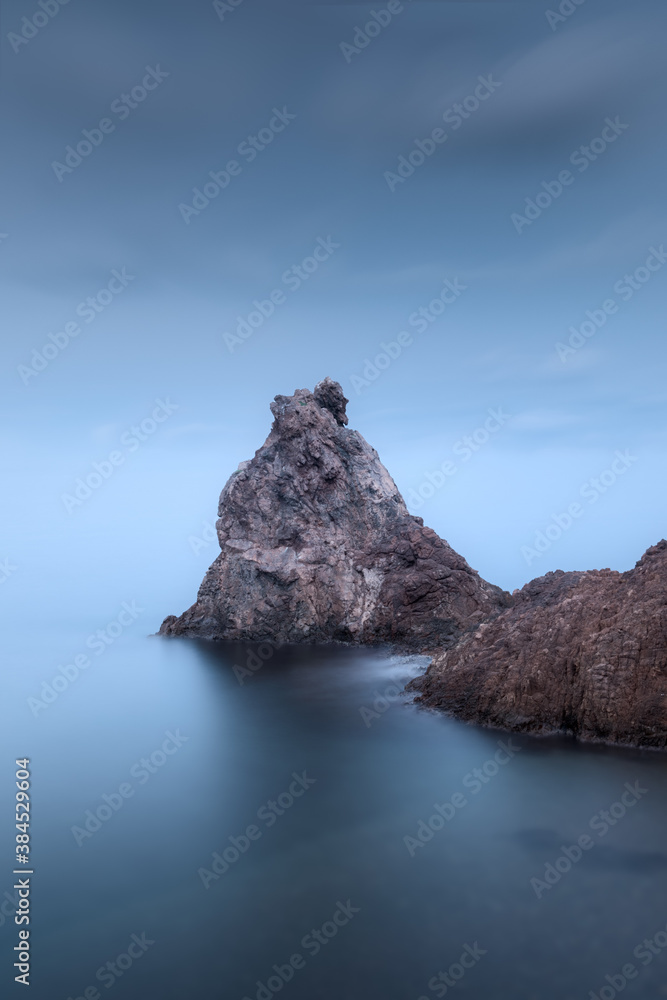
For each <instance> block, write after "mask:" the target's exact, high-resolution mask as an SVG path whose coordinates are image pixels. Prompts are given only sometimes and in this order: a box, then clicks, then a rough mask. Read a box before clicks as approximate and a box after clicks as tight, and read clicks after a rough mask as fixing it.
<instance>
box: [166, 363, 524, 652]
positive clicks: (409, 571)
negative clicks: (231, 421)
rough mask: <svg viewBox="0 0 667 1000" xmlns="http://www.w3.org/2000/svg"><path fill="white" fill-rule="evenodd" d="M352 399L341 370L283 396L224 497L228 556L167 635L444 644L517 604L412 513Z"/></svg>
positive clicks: (223, 537) (423, 647) (172, 620)
mask: <svg viewBox="0 0 667 1000" xmlns="http://www.w3.org/2000/svg"><path fill="white" fill-rule="evenodd" d="M347 402H348V401H347V400H346V399H345V397H344V395H343V391H342V389H341V387H340V385H338V383H337V382H333V381H332V380H331V379H325V380H324V381H323V382H320V383H319V385H317V386H316V387H315V389H314V391H313V392H309V391H308V390H307V389H298V390H297V391H296V392H295V393H294V395H293V396H276V398H275V401H274V402H273V403H272V404H271V411H272V413H273V416H274V422H273V427H272V428H271V433H270V434H269V436H268V438H267V439H266V441H265V442H264V445H263V446H262V447H261V448H260V449H259V451H257V452H256V453H255V457H254V458H252V459H251V460H250V461H249V462H242V463H241V465H240V466H239V468H238V470H237V471H236V472H235V473H233V474H232V476H231V478H230V479H229V481H228V482H227V484H226V486H225V487H224V489H223V491H222V494H221V496H220V503H219V507H218V521H217V524H216V527H217V532H218V539H219V542H220V549H221V552H220V555H219V556H218V557H217V559H216V560H215V562H214V563H213V565H212V566H211V567H210V569H209V570H208V572H207V574H206V577H205V578H204V581H203V583H202V585H201V587H200V590H199V594H198V596H197V600H196V602H195V604H193V606H192V607H191V608H190V609H189V610H188V611H186V612H185V613H184V614H182V615H181V616H180V617H179V618H176V617H174V616H173V615H171V616H169V617H168V618H166V619H165V621H164V622H163V624H162V627H161V629H160V632H161V633H162V634H163V635H199V636H205V637H207V638H213V639H230V640H249V641H264V640H269V641H271V642H274V643H286V642H332V641H334V642H354V643H386V642H391V643H394V644H396V645H397V646H399V647H402V648H404V649H413V650H420V651H434V650H436V649H441V648H445V647H447V646H450V645H452V644H453V643H454V642H455V641H456V639H457V638H458V637H459V636H460V635H461V634H462V633H463V632H464V631H465V630H466V629H468V628H470V627H473V626H475V625H477V624H478V623H479V622H481V621H483V620H484V619H486V618H488V617H489V615H492V614H495V613H497V612H498V611H500V610H501V609H502V608H504V607H507V605H508V603H509V595H508V594H506V593H505V592H504V591H501V590H500V589H499V588H497V587H494V586H492V585H491V584H488V583H486V582H485V581H484V580H482V579H481V578H480V576H479V575H478V574H477V573H476V572H475V571H474V570H473V569H471V568H470V566H469V565H468V564H467V562H466V561H465V559H463V558H462V557H461V556H460V555H458V554H457V553H456V552H455V551H454V550H453V549H452V548H451V547H450V546H449V545H448V544H447V542H445V541H443V540H442V539H441V538H439V537H438V536H437V535H436V534H435V532H434V531H432V530H431V529H430V528H427V527H425V526H424V523H423V521H422V519H421V518H419V517H413V516H412V515H411V514H409V513H408V510H407V508H406V506H405V503H404V501H403V498H402V497H401V495H400V493H399V491H398V489H397V488H396V484H395V483H394V481H393V479H392V478H391V476H390V475H389V473H388V472H387V470H386V469H385V467H384V466H383V465H382V463H381V462H380V459H379V457H378V454H377V452H376V451H375V450H374V449H373V448H371V447H370V445H368V444H367V443H366V441H365V440H364V439H363V437H362V436H361V435H360V434H359V433H358V432H357V431H354V430H349V429H348V428H347V427H346V424H347V415H346V404H347Z"/></svg>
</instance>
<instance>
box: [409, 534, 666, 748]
mask: <svg viewBox="0 0 667 1000" xmlns="http://www.w3.org/2000/svg"><path fill="white" fill-rule="evenodd" d="M666 584H667V542H666V541H664V540H663V541H661V542H660V543H659V544H658V545H655V546H653V548H650V549H648V551H647V552H646V553H645V555H644V556H643V557H642V558H641V559H640V561H639V562H638V563H637V565H636V566H635V568H634V569H632V570H629V571H628V572H627V573H617V572H613V571H612V570H609V569H604V570H591V571H589V572H585V573H563V572H561V571H559V572H556V573H547V575H546V576H542V577H539V578H538V579H537V580H532V581H531V582H530V583H528V584H526V586H525V587H524V588H523V589H522V590H520V591H519V592H518V593H517V594H515V595H514V597H513V601H512V607H511V608H508V609H507V610H505V611H503V612H502V613H501V614H500V615H498V616H497V617H496V618H495V619H494V620H492V621H489V622H485V623H482V624H481V625H480V626H479V627H478V628H477V629H475V630H474V631H473V632H472V633H469V634H468V635H466V636H464V637H463V638H462V639H461V641H460V642H459V643H458V645H457V646H456V647H455V648H454V649H451V650H447V651H444V652H442V653H440V654H439V655H438V656H437V657H436V658H435V659H434V661H433V663H432V664H431V666H430V667H429V670H428V672H427V674H426V675H425V676H424V677H422V678H419V679H418V680H417V681H416V682H413V685H412V687H413V688H416V689H418V690H420V691H421V697H420V698H419V699H418V700H419V701H421V702H422V703H423V704H425V705H429V706H431V707H434V708H443V709H446V710H447V711H448V712H452V713H453V714H455V715H457V716H459V717H460V718H463V719H468V720H470V721H475V722H482V723H485V724H487V725H493V726H498V727H501V728H504V729H514V730H518V731H525V732H539V733H549V732H556V731H566V732H571V733H575V734H576V735H577V736H579V737H580V738H582V739H587V740H597V741H607V742H617V743H628V744H633V745H641V746H653V747H665V746H667V586H666Z"/></svg>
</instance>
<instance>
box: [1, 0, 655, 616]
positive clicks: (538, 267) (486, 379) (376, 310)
mask: <svg viewBox="0 0 667 1000" xmlns="http://www.w3.org/2000/svg"><path fill="white" fill-rule="evenodd" d="M666 27H667V14H666V12H665V9H664V5H663V4H662V3H661V2H659V0H637V2H635V3H633V4H632V6H631V5H629V4H627V3H621V2H618V0H604V2H599V0H584V2H583V3H579V4H577V3H575V2H574V0H572V2H571V0H562V2H561V3H560V4H557V3H553V5H552V6H551V8H549V7H548V6H547V5H546V4H545V3H544V2H542V0H539V2H535V0H526V2H517V3H501V2H495V3H477V2H474V3H449V2H436V0H433V2H420V0H405V2H404V3H401V2H398V0H392V2H391V3H389V4H387V3H383V2H378V3H376V4H373V5H371V4H353V3H338V4H329V3H296V2H293V3H283V2H279V0H276V2H271V3H266V2H264V3H262V2H260V0H240V2H236V3H235V4H231V3H223V2H219V0H218V2H217V3H215V4H214V3H207V2H202V3H186V2H184V0H182V2H179V3H176V2H170V0H165V2H162V3H160V4H149V3H146V2H143V3H142V2H132V3H130V2H127V0H116V2H114V3H113V4H111V3H104V2H102V0H86V2H85V3H83V2H82V0H69V2H68V3H67V4H65V5H63V6H62V7H61V6H58V4H57V0H44V7H40V6H39V4H38V3H37V0H35V2H34V3H33V2H32V0H21V2H19V0H8V2H6V3H5V4H4V9H3V16H2V25H1V30H2V46H3V55H2V82H3V87H2V117H3V133H4V136H5V139H6V146H5V157H4V167H3V172H4V177H3V180H4V183H3V185H2V189H3V192H4V193H3V196H2V205H1V208H0V282H1V284H2V293H3V300H4V303H5V305H4V322H3V334H2V354H3V360H4V364H3V365H2V375H1V378H2V385H1V393H0V406H1V408H2V418H3V419H2V428H3V430H2V437H3V451H4V456H5V467H6V469H7V470H8V475H9V481H10V483H11V486H10V487H9V488H7V489H6V490H5V491H4V495H3V497H2V509H3V513H2V531H1V534H0V546H1V548H0V560H2V559H5V563H4V564H3V565H4V566H5V568H4V569H3V570H2V571H1V572H0V577H2V582H1V583H0V594H1V593H3V592H4V594H7V592H8V591H9V592H10V593H13V595H14V596H15V597H16V599H17V601H18V603H19V604H21V603H22V607H23V609H24V612H23V613H24V614H25V615H26V616H28V617H29V616H30V615H34V611H35V607H36V606H39V607H41V608H42V609H46V608H47V607H48V608H49V609H50V613H52V614H53V615H54V616H55V617H57V616H62V615H65V614H68V613H70V612H71V613H73V610H72V609H74V608H75V607H76V603H77V601H78V600H79V599H81V597H82V595H83V594H84V593H85V594H87V595H89V594H90V593H91V591H92V592H93V593H94V594H97V595H98V596H99V601H100V604H101V606H102V605H103V606H105V607H107V606H108V608H109V609H110V611H111V610H112V609H113V607H114V606H115V603H116V602H120V601H121V600H123V599H126V598H128V597H130V596H132V594H133V591H132V588H133V587H134V586H135V584H136V588H137V591H141V593H142V594H143V595H146V596H147V597H148V596H150V600H151V601H152V602H153V603H152V604H151V607H154V613H155V616H156V621H155V623H154V624H155V627H156V628H157V626H158V625H159V621H160V620H161V617H162V616H163V615H166V614H168V613H179V612H180V611H182V610H183V609H184V608H185V607H186V606H187V605H189V604H190V603H192V601H193V600H194V596H195V593H196V588H197V586H198V584H199V581H200V579H201V577H202V575H203V572H204V570H205V568H206V566H207V565H208V564H209V563H210V562H211V561H212V560H213V558H214V557H215V554H216V552H217V546H216V544H215V543H214V542H211V541H210V525H211V524H212V523H213V522H214V520H215V515H216V507H217V498H218V495H219V492H220V490H221V488H222V486H223V485H224V483H225V481H226V479H227V478H228V476H229V475H230V474H231V472H232V471H233V470H234V469H235V468H236V467H237V465H238V463H239V462H240V461H242V460H245V459H248V458H250V457H251V456H252V454H253V453H254V451H255V450H256V449H257V448H259V447H260V446H261V444H262V442H263V440H264V438H265V437H266V435H267V433H268V431H269V428H270V423H271V416H270V412H269V403H270V401H271V399H272V398H273V396H274V395H276V394H278V393H280V394H288V393H292V392H293V391H294V390H295V389H296V388H311V389H312V387H313V386H314V385H315V383H316V382H318V381H319V380H320V379H322V378H324V377H325V376H326V375H329V376H331V377H332V378H334V379H337V380H338V381H339V382H340V383H341V384H342V386H343V388H344V390H345V392H346V395H347V396H348V397H349V399H350V403H349V406H348V414H349V418H350V426H351V427H354V428H356V429H357V430H359V431H360V432H361V433H362V434H363V435H364V437H366V439H367V440H368V441H369V442H370V443H371V444H372V445H373V446H374V447H375V448H376V449H377V450H378V452H379V454H380V457H381V459H382V460H383V462H384V464H385V465H386V466H387V468H388V469H389V471H390V473H391V474H392V476H393V477H394V479H395V481H396V483H397V485H398V486H399V488H400V489H401V491H402V492H403V494H404V496H405V497H406V500H408V503H409V506H410V509H411V510H412V512H413V513H415V514H418V515H419V516H421V517H423V518H424V521H425V522H426V523H427V524H429V525H431V526H432V527H433V528H434V529H435V530H436V531H437V532H438V533H439V534H440V535H442V536H443V537H444V538H446V539H447V540H448V541H449V542H450V544H451V545H453V546H454V548H456V549H457V550H458V551H460V552H461V553H462V554H463V555H464V556H465V557H466V558H467V559H468V561H469V562H470V564H471V565H472V566H473V567H474V568H475V569H477V570H478V571H479V572H480V573H481V574H482V575H483V576H484V577H485V578H487V579H489V580H491V581H492V582H494V583H497V584H499V585H500V586H502V587H505V588H507V589H509V590H512V589H514V588H516V587H521V586H522V585H523V584H524V583H525V582H527V581H528V580H529V579H531V578H533V577H535V576H540V575H542V574H543V573H545V572H548V571H550V570H555V569H565V570H569V569H587V568H591V569H592V568H603V567H607V566H608V567H612V568H614V569H620V570H625V569H629V568H631V567H632V566H633V565H634V563H635V561H636V560H637V559H639V558H640V556H641V555H642V553H643V552H644V550H645V549H646V548H647V547H648V546H649V545H652V544H655V543H656V542H657V541H659V540H660V539H661V538H662V537H663V536H665V535H667V525H666V518H665V505H664V501H663V497H664V493H665V487H666V485H667V483H666V477H665V446H666V444H667V435H666V432H665V421H664V414H665V402H666V401H667V390H666V389H665V379H664V372H665V354H666V351H667V348H666V347H665V309H664V302H665V294H664V290H665V282H666V281H667V254H666V253H665V247H666V246H667V207H666V205H665V199H664V163H665V153H666V151H667V150H666V147H667V139H666V136H667V130H666V129H665V104H664V92H665V82H666V80H665V77H666V76H667V66H666V65H665V60H664V51H665V28H666ZM367 29H368V30H367ZM216 178H217V179H216ZM45 345H46V351H44V348H45ZM376 361H377V364H376ZM154 413H156V414H157V416H156V417H154V416H153V414H154ZM158 418H159V419H158ZM142 421H145V423H144V428H145V429H144V431H141V433H140V434H137V433H136V432H135V431H132V430H131V428H133V427H139V428H141V426H142ZM146 428H148V430H146ZM466 439H467V442H466ZM112 454H113V455H115V456H116V458H115V460H111V459H110V458H109V456H110V455H112ZM95 463H97V465H96V464H95ZM98 467H100V468H101V469H102V470H104V471H105V472H106V473H108V474H107V475H104V474H103V473H100V472H99V469H98ZM96 469H98V478H100V484H99V486H96V487H95V488H94V489H91V490H90V493H89V495H88V496H85V497H84V498H83V499H81V500H80V501H79V502H77V503H74V502H72V500H71V499H70V500H67V497H70V498H71V497H72V496H73V495H74V492H73V491H74V490H75V486H76V483H77V480H78V479H80V478H84V479H85V478H86V477H87V476H89V475H90V474H91V473H93V472H95V471H96ZM443 469H446V470H447V471H446V472H444V471H443ZM109 470H110V471H109ZM76 499H77V498H76V497H75V500H76ZM205 536H207V537H208V539H209V540H207V537H205ZM10 567H11V568H10ZM130 577H131V580H132V582H131V583H130V582H129V578H130ZM19 599H20V600H19ZM44 613H46V610H44Z"/></svg>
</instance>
